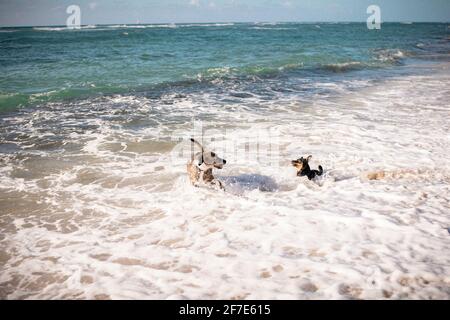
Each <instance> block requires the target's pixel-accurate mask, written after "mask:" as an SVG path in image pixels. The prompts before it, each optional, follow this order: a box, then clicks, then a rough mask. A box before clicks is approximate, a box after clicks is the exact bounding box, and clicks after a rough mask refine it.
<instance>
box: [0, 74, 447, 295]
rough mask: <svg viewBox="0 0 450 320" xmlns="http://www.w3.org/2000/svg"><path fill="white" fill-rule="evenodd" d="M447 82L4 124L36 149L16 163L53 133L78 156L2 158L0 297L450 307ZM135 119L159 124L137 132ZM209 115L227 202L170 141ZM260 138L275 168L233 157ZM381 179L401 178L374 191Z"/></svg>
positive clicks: (127, 99)
mask: <svg viewBox="0 0 450 320" xmlns="http://www.w3.org/2000/svg"><path fill="white" fill-rule="evenodd" d="M449 84H450V77H449V75H448V74H447V73H439V74H435V75H429V76H409V77H404V78H397V79H390V80H387V81H385V82H381V83H379V84H375V85H373V86H369V87H366V88H362V89H359V90H352V91H351V92H346V91H345V89H344V87H342V86H339V85H337V86H332V85H331V84H328V85H327V84H324V86H328V87H329V88H331V89H335V90H336V92H339V93H340V94H339V95H338V96H335V97H329V96H325V95H324V96H315V97H314V99H311V100H305V99H301V100H298V99H296V98H295V97H294V98H292V97H286V96H280V98H279V100H271V101H267V100H264V99H259V98H258V96H256V95H252V96H250V97H249V98H246V99H244V100H242V103H241V104H240V105H239V106H234V105H226V104H225V105H223V104H218V102H217V101H218V99H219V98H218V97H216V96H214V95H212V94H210V93H204V94H203V93H201V94H193V95H187V96H185V97H182V98H176V97H175V96H171V95H167V96H163V97H161V98H160V99H159V100H158V101H155V100H151V99H147V98H145V97H139V96H113V97H110V98H108V99H105V100H99V101H91V102H89V103H87V106H86V109H85V110H84V113H83V114H82V116H83V117H81V114H80V110H79V109H78V110H72V111H70V110H67V109H62V110H64V112H61V111H62V110H58V109H57V106H56V105H55V107H54V108H55V109H51V108H50V109H49V110H40V111H39V112H35V113H33V114H32V115H28V117H29V118H27V114H23V115H22V116H20V115H19V116H17V118H13V116H12V117H11V119H9V120H8V123H9V124H10V125H11V127H10V128H11V130H20V132H21V133H22V134H27V135H29V139H30V140H29V141H28V140H25V141H24V142H22V143H19V142H18V145H19V146H20V147H26V146H27V144H28V143H31V142H33V143H35V144H36V146H38V145H39V144H40V143H41V144H42V141H41V140H37V139H44V138H42V136H44V137H45V139H52V136H51V135H46V133H54V130H55V128H54V127H50V126H48V125H46V123H47V122H45V121H53V122H54V123H59V127H58V130H59V131H60V132H59V134H62V135H63V136H64V137H65V138H66V143H67V146H70V148H69V147H67V146H66V147H67V148H68V149H65V151H64V152H59V151H54V150H47V149H43V150H34V149H33V148H36V146H34V147H32V148H30V153H27V154H26V156H24V159H22V160H21V159H20V158H17V159H16V158H15V155H8V159H6V158H5V159H4V160H3V158H2V161H5V162H4V163H5V166H3V167H0V169H1V170H0V176H1V181H2V184H1V189H0V207H1V208H2V212H3V213H2V215H0V227H1V232H0V235H3V237H2V236H0V258H1V259H3V260H2V265H1V267H0V268H1V269H0V271H1V272H0V287H1V288H2V289H1V290H0V292H1V295H2V296H1V297H2V298H10V299H11V298H38V299H48V298H84V299H86V298H87V299H95V298H98V299H100V298H113V299H122V298H123V299H137V298H155V299H172V298H180V297H181V298H189V299H196V298H200V299H220V298H225V299H228V298H246V299H272V298H276V299H298V298H302V299H317V298H325V299H348V298H374V299H379V298H420V299H422V298H423V299H428V298H435V299H437V298H440V299H448V298H449V291H448V288H449V285H450V279H449V277H448V275H449V274H450V258H449V256H448V254H445V253H446V252H449V249H450V244H449V242H448V239H449V234H448V232H447V230H446V229H445V228H448V227H449V226H450V219H449V216H448V209H449V203H450V188H449V182H450V162H449V160H448V153H449V150H450V137H449V135H448V132H450V128H449V127H450V124H449V122H448V116H449V115H450V114H449V110H448V102H447V101H448V94H449V93H448V89H447V88H448V86H449ZM355 85H356V86H359V85H362V84H355ZM364 85H366V86H367V83H365V82H364ZM165 100H168V101H169V100H170V102H171V104H170V106H167V105H165V104H163V103H162V101H165ZM103 104H106V105H107V106H108V107H105V108H102V106H103ZM121 105H125V106H127V107H126V108H122V109H117V106H119V107H120V106H121ZM254 105H258V106H259V109H255V107H249V106H254ZM134 107H136V108H134ZM168 108H169V109H168ZM129 110H133V112H130V113H125V115H124V116H122V118H115V116H116V113H115V112H116V111H121V112H129ZM60 112H61V113H60ZM162 114H163V115H164V117H165V119H160V117H162ZM137 115H142V118H139V119H140V120H143V119H144V120H148V121H149V120H155V121H158V120H159V121H160V122H158V125H157V127H151V128H143V129H139V130H138V129H135V128H133V129H129V128H127V123H128V122H127V121H129V119H130V118H131V119H132V118H133V117H136V116H137ZM158 117H159V118H158ZM201 117H203V118H204V120H205V124H207V125H208V127H214V128H225V127H226V128H229V129H230V131H228V133H229V135H227V137H226V139H225V140H223V141H222V140H220V139H217V140H216V142H215V143H214V144H213V143H208V145H211V146H212V145H213V146H214V147H213V148H214V150H216V151H217V153H218V154H219V155H220V156H223V157H224V158H225V159H227V160H228V162H227V164H226V166H225V167H224V169H223V170H217V171H216V176H217V178H218V179H221V180H222V181H223V182H224V184H225V186H226V188H227V191H226V192H221V191H217V190H213V189H209V188H193V187H191V186H190V184H189V182H188V178H187V175H186V172H185V163H186V159H184V158H183V159H179V161H178V162H177V161H176V162H172V158H171V154H170V150H171V149H172V148H173V146H175V142H173V141H170V140H167V141H165V140H164V139H167V138H168V137H169V135H170V134H171V132H174V131H176V132H177V134H179V135H180V136H183V137H187V136H189V135H190V134H191V133H192V131H191V130H192V128H191V126H190V124H186V123H185V121H184V119H192V118H201ZM111 119H112V120H111ZM116 119H120V121H119V120H116ZM180 119H182V120H180ZM162 120H164V121H162ZM57 121H58V122H57ZM81 125H83V126H87V127H89V129H84V130H81V131H76V132H75V131H73V130H74V128H77V127H78V126H81ZM14 128H15V129H14ZM267 129H272V130H274V131H276V132H278V133H279V140H277V142H276V146H277V147H278V148H279V149H280V157H279V160H280V164H279V166H276V165H266V164H265V163H266V162H267V161H268V159H267V158H266V156H265V155H264V154H262V155H260V156H261V157H262V159H259V160H258V159H253V158H251V157H250V158H247V157H246V156H245V155H244V156H242V155H241V154H237V155H236V154H234V152H233V150H229V149H226V148H225V146H226V143H229V142H234V143H235V144H236V146H237V147H238V148H239V149H245V144H246V142H247V141H252V139H255V133H258V132H265V130H267ZM12 132H13V133H14V131H12ZM211 136H213V134H211V135H210V136H206V137H205V138H206V140H207V139H208V138H210V137H211ZM214 137H216V138H217V137H220V134H216V135H214ZM53 138H54V137H53ZM189 147H190V146H189V144H187V143H186V144H185V145H184V148H185V149H189ZM32 151H39V152H37V153H33V152H32ZM308 154H312V155H313V158H312V160H311V166H312V167H313V168H316V167H317V166H318V165H319V164H321V165H322V166H323V167H324V170H325V172H324V175H323V176H322V177H320V178H319V179H318V180H316V181H308V180H307V179H306V178H300V177H297V176H296V175H295V170H294V168H293V167H291V166H290V163H289V160H291V159H295V158H298V157H299V156H304V155H308ZM44 160H45V161H44ZM2 164H3V162H2ZM381 170H383V171H389V172H398V174H396V175H392V176H387V177H386V178H385V179H381V180H369V179H367V175H366V173H367V172H373V171H381ZM30 174H32V175H31V176H30ZM12 203H16V204H17V205H14V206H13V205H11V204H12Z"/></svg>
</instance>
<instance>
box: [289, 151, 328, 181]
mask: <svg viewBox="0 0 450 320" xmlns="http://www.w3.org/2000/svg"><path fill="white" fill-rule="evenodd" d="M311 158H312V156H308V157H307V158H306V159H305V158H303V157H301V158H299V159H297V160H292V161H291V163H292V165H293V166H294V167H295V168H296V169H297V176H299V177H303V176H307V177H308V179H309V180H312V179H314V178H315V177H316V176H321V175H322V173H323V168H322V166H319V170H311V168H310V167H309V164H308V161H309V160H311Z"/></svg>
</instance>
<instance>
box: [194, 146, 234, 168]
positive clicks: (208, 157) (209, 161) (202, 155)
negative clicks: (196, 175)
mask: <svg viewBox="0 0 450 320" xmlns="http://www.w3.org/2000/svg"><path fill="white" fill-rule="evenodd" d="M195 158H196V159H197V167H199V168H200V169H201V170H208V169H213V168H216V169H222V168H223V165H224V164H226V163H227V161H226V160H225V159H222V158H220V157H218V156H217V154H216V153H215V152H213V151H207V150H205V151H203V152H199V153H198V154H197V155H196V157H195Z"/></svg>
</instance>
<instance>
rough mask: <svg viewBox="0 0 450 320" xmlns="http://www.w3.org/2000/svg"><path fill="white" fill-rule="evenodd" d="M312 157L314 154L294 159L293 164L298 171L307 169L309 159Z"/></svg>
mask: <svg viewBox="0 0 450 320" xmlns="http://www.w3.org/2000/svg"><path fill="white" fill-rule="evenodd" d="M311 158H312V156H308V157H307V158H303V157H301V158H299V159H297V160H292V161H291V164H292V165H293V166H294V167H295V168H296V169H297V171H303V170H307V169H308V168H309V164H308V161H309V160H310V159H311Z"/></svg>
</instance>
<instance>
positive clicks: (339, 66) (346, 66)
mask: <svg viewBox="0 0 450 320" xmlns="http://www.w3.org/2000/svg"><path fill="white" fill-rule="evenodd" d="M363 67H364V64H362V63H361V62H359V61H350V62H341V63H331V64H325V65H323V66H322V68H323V69H325V70H328V71H332V72H345V71H351V70H358V69H362V68H363Z"/></svg>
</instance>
